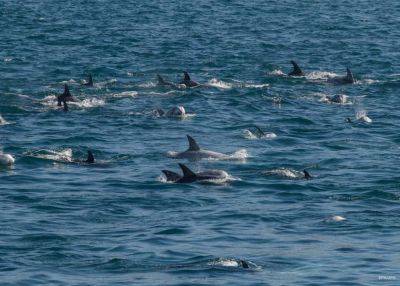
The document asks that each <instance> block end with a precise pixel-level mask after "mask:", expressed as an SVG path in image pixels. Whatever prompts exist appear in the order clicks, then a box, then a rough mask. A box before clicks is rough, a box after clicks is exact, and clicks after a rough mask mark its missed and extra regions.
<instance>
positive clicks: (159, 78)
mask: <svg viewBox="0 0 400 286" xmlns="http://www.w3.org/2000/svg"><path fill="white" fill-rule="evenodd" d="M157 81H158V83H159V84H163V83H165V81H164V79H163V78H162V76H160V75H159V74H158V75H157Z"/></svg>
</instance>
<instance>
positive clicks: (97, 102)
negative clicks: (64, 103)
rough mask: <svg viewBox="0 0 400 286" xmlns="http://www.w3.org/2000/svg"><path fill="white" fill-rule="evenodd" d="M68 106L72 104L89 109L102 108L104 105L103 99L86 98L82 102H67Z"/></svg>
mask: <svg viewBox="0 0 400 286" xmlns="http://www.w3.org/2000/svg"><path fill="white" fill-rule="evenodd" d="M69 104H73V105H76V106H79V107H83V108H90V107H98V106H103V105H104V104H105V101H104V100H103V99H97V98H87V99H84V100H82V101H76V102H74V101H72V102H69Z"/></svg>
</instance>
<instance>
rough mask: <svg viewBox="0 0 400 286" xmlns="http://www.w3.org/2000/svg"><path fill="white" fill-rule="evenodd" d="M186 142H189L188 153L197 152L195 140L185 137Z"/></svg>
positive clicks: (197, 147)
mask: <svg viewBox="0 0 400 286" xmlns="http://www.w3.org/2000/svg"><path fill="white" fill-rule="evenodd" d="M186 137H187V139H188V141H189V149H188V151H199V150H200V147H199V145H198V144H197V142H196V140H194V139H193V138H192V137H191V136H189V135H186Z"/></svg>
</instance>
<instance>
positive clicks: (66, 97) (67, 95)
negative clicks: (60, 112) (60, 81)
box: [57, 84, 76, 106]
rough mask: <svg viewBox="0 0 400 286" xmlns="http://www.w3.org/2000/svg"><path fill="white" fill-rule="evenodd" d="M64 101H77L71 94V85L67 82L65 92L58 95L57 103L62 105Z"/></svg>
mask: <svg viewBox="0 0 400 286" xmlns="http://www.w3.org/2000/svg"><path fill="white" fill-rule="evenodd" d="M63 101H76V100H75V98H74V97H73V96H72V95H71V92H70V91H69V87H68V85H67V84H65V85H64V92H63V94H60V95H59V96H57V102H58V103H57V105H58V106H61V103H62V102H63Z"/></svg>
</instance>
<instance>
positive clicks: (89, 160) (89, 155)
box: [86, 150, 94, 163]
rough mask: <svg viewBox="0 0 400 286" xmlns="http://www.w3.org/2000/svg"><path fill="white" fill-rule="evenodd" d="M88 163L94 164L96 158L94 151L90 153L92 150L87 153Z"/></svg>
mask: <svg viewBox="0 0 400 286" xmlns="http://www.w3.org/2000/svg"><path fill="white" fill-rule="evenodd" d="M86 163H94V156H93V153H92V151H90V150H88V151H87V159H86Z"/></svg>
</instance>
